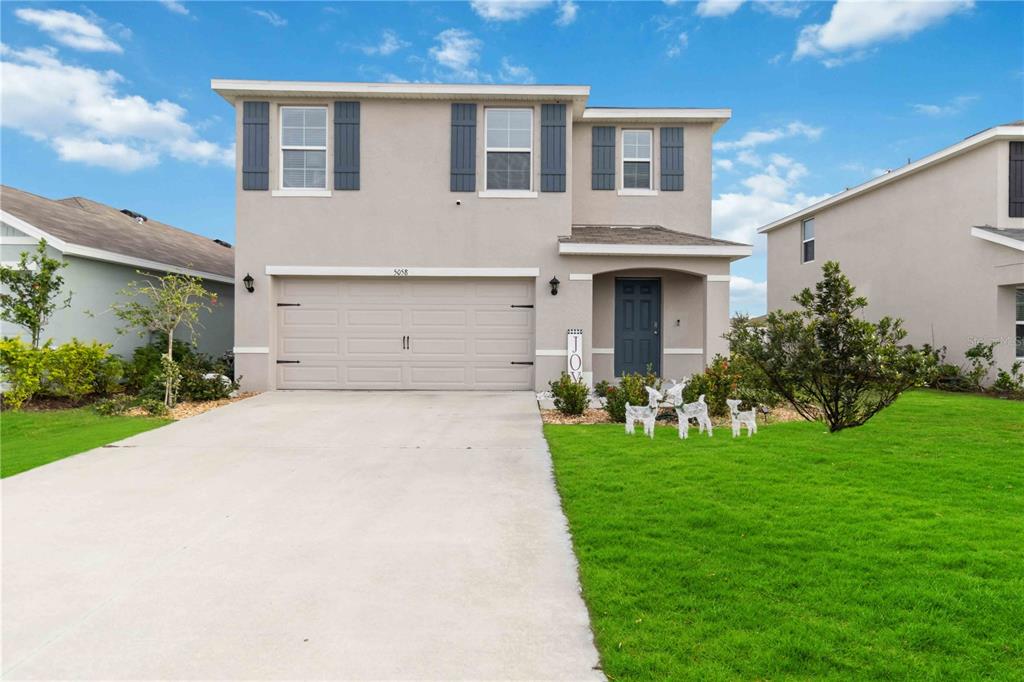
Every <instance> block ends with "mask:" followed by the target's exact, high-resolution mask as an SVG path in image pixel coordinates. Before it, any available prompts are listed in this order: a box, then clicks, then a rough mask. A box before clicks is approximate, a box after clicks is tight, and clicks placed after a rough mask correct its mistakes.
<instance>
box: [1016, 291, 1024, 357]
mask: <svg viewBox="0 0 1024 682" xmlns="http://www.w3.org/2000/svg"><path fill="white" fill-rule="evenodd" d="M1017 357H1018V358H1024V289H1017Z"/></svg>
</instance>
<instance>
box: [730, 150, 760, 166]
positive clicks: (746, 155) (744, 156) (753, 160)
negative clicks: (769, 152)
mask: <svg viewBox="0 0 1024 682" xmlns="http://www.w3.org/2000/svg"><path fill="white" fill-rule="evenodd" d="M736 160H737V161H739V162H740V163H742V164H744V165H746V166H753V167H754V168H760V167H761V165H762V164H763V163H764V161H762V160H761V157H760V156H758V155H757V152H752V151H750V150H749V149H741V150H740V152H739V154H737V155H736Z"/></svg>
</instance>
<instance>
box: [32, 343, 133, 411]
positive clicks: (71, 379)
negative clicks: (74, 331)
mask: <svg viewBox="0 0 1024 682" xmlns="http://www.w3.org/2000/svg"><path fill="white" fill-rule="evenodd" d="M110 348H111V346H110V344H106V343H99V342H97V341H93V342H92V343H82V342H81V341H79V340H78V339H71V341H69V342H68V343H65V344H61V345H60V346H57V347H55V348H43V349H42V352H43V371H44V390H45V391H46V393H47V394H49V395H52V396H55V397H58V398H67V399H68V400H70V401H71V402H72V403H79V402H81V401H82V399H83V398H85V397H86V396H88V395H92V394H94V393H100V394H105V393H109V392H111V391H112V390H113V388H114V387H116V386H117V385H118V384H117V381H118V380H119V379H120V378H121V373H122V372H121V365H120V360H119V359H118V358H117V357H116V356H112V355H110Z"/></svg>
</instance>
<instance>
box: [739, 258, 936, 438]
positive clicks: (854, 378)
mask: <svg viewBox="0 0 1024 682" xmlns="http://www.w3.org/2000/svg"><path fill="white" fill-rule="evenodd" d="M855 292H856V289H855V288H854V286H853V285H852V284H851V283H850V280H848V279H847V278H846V276H845V275H844V274H843V273H842V271H841V270H840V269H839V263H837V262H835V261H829V262H828V263H825V265H824V267H823V268H822V280H821V281H820V282H818V284H817V285H815V290H814V291H811V290H810V289H804V290H803V291H802V292H800V294H798V295H797V296H794V297H793V300H794V301H796V302H797V303H798V304H800V310H797V311H794V312H782V311H780V310H776V311H772V312H770V313H768V315H767V318H766V320H765V321H764V326H762V327H755V326H753V325H751V324H750V323H749V320H747V319H746V318H742V317H740V318H736V319H734V320H733V323H732V326H731V329H730V331H729V333H728V334H726V338H727V339H728V340H729V342H730V344H731V345H732V350H733V352H734V353H740V354H742V355H743V356H745V357H746V358H748V359H749V360H750V361H751V362H753V363H754V364H755V365H756V366H757V367H758V368H759V369H760V370H761V371H762V372H763V373H764V375H765V378H766V379H767V380H768V382H769V384H770V385H771V387H772V389H773V390H774V391H775V392H777V393H778V394H779V395H780V396H782V397H783V398H784V399H785V400H786V401H787V402H789V403H790V404H791V405H792V406H793V409H795V410H796V411H797V412H799V413H800V415H801V416H803V417H804V418H805V419H808V420H816V419H819V418H823V419H824V420H825V422H826V423H827V424H828V427H829V431H833V432H834V431H839V430H841V429H845V428H848V427H851V426H860V425H861V424H863V423H864V422H866V421H867V420H868V419H870V418H871V417H873V416H874V415H875V414H877V413H878V412H879V411H880V410H882V409H884V408H886V407H888V406H889V405H891V404H892V403H893V401H895V400H896V398H898V397H899V396H900V394H901V393H902V392H903V391H905V390H907V389H909V388H912V387H914V386H920V385H922V384H924V383H925V382H926V381H927V378H928V375H929V372H930V371H931V368H932V366H933V365H934V359H933V358H931V356H930V355H929V354H928V353H926V352H923V351H919V350H915V349H914V348H913V347H912V346H907V345H901V342H902V341H903V339H904V337H906V332H905V331H904V330H903V326H902V322H901V321H900V320H898V319H892V318H889V317H883V318H882V319H881V320H879V321H878V322H877V323H875V322H868V321H867V320H864V319H862V318H861V317H860V316H859V313H860V311H862V310H863V309H864V308H865V307H866V306H867V304H868V302H867V299H866V298H864V297H863V296H856V295H855Z"/></svg>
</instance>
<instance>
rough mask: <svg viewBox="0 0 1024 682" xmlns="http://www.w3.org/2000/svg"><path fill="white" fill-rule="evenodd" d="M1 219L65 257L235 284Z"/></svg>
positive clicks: (6, 215)
mask: <svg viewBox="0 0 1024 682" xmlns="http://www.w3.org/2000/svg"><path fill="white" fill-rule="evenodd" d="M0 219H2V220H3V221H4V222H5V223H7V224H8V225H10V226H11V227H13V228H15V229H17V230H21V231H22V232H24V233H25V234H27V235H28V236H30V237H35V238H36V239H45V240H46V244H47V246H51V247H53V248H54V249H56V250H57V251H60V252H61V253H62V254H64V255H65V256H78V257H79V258H88V259H90V260H98V261H104V262H106V263H118V264H120V265H130V266H132V267H136V268H142V269H143V270H157V271H159V272H175V273H178V274H181V275H189V276H190V277H200V278H202V279H208V280H210V281H213V282H224V283H225V284H234V282H235V278H234V277H225V276H224V275H216V274H214V273H212V272H203V271H202V270H193V269H191V268H183V267H181V266H178V265H171V264H169V263H160V262H158V261H155V260H148V259H145V258H135V257H134V256H126V255H125V254H123V253H115V252H113V251H106V250H104V249H95V248H93V247H91V246H81V245H80V244H72V243H71V242H66V241H64V240H63V239H58V238H57V237H54V236H53V235H51V234H49V233H47V232H44V231H43V230H40V229H39V228H38V227H36V226H35V225H32V224H31V223H27V222H25V221H24V220H22V219H21V218H19V217H18V216H15V215H11V214H10V213H8V212H7V211H0Z"/></svg>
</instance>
